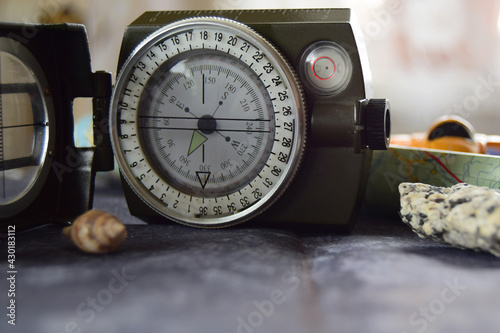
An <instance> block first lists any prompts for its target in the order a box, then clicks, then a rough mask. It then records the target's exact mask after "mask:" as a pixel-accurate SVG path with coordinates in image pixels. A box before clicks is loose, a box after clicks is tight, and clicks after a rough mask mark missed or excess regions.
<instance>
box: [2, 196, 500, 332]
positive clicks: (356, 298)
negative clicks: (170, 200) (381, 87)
mask: <svg viewBox="0 0 500 333" xmlns="http://www.w3.org/2000/svg"><path fill="white" fill-rule="evenodd" d="M96 208H101V209H103V208H104V209H107V210H108V211H109V212H111V213H114V214H116V215H118V216H120V217H121V218H122V219H124V220H125V221H126V222H127V223H130V224H131V225H129V226H128V232H129V237H128V239H127V240H126V241H125V243H124V244H123V246H122V248H121V250H120V251H118V252H117V253H114V254H110V255H100V256H99V255H90V254H84V253H82V252H79V251H78V250H77V249H76V248H74V247H73V246H72V244H71V243H70V242H69V241H67V240H66V239H65V238H64V237H63V236H62V235H61V230H60V229H61V228H60V227H57V226H44V227H41V228H38V229H35V230H31V231H28V232H25V233H19V234H18V235H17V243H16V244H17V262H16V263H17V268H18V275H17V281H16V302H17V318H16V319H17V321H16V323H17V325H16V327H15V328H13V327H11V326H10V325H8V324H7V319H6V316H5V313H6V310H5V309H6V306H7V303H6V300H7V297H6V293H7V290H8V285H7V282H6V279H5V278H3V279H1V280H0V295H1V296H0V300H1V302H2V303H1V308H2V309H4V310H2V312H3V313H2V319H1V321H0V332H10V331H13V332H16V331H17V332H47V333H51V332H53V333H59V332H94V333H98V332H107V333H113V332H116V333H127V332H134V333H135V332H141V333H148V332H155V333H160V332H176V333H183V332H203V333H212V332H213V333H225V332H227V333H232V332H240V333H253V332H256V333H257V332H342V333H348V332H360V333H367V332H374V333H375V332H377V333H378V332H381V333H382V332H384V333H385V332H395V333H402V332H407V333H411V332H454V333H456V332H467V333H471V332H482V333H485V332H499V331H500V318H499V316H498V313H499V309H500V301H499V300H500V288H499V284H500V260H499V259H497V258H495V257H494V256H492V255H490V254H486V253H479V252H473V251H465V250H460V249H456V248H452V247H449V246H446V245H443V244H439V243H436V242H433V241H431V240H424V239H420V238H418V236H417V235H415V234H413V233H412V232H411V230H410V229H409V228H408V227H407V226H405V225H403V223H402V222H401V221H400V220H399V218H398V217H397V216H392V217H375V216H370V214H369V213H366V212H365V213H363V214H362V216H361V217H360V218H359V221H358V224H357V227H356V229H355V230H354V232H353V233H352V234H350V235H338V234H334V233H331V232H329V231H328V230H325V229H315V228H308V230H304V229H285V228H283V227H276V226H275V227H263V226H254V225H252V224H251V223H248V224H243V225H241V226H240V227H236V228H230V229H220V230H201V229H193V228H188V227H184V226H181V225H176V224H169V225H145V224H142V223H141V222H140V221H138V220H136V219H134V218H132V217H130V216H129V215H128V213H127V208H126V205H125V202H124V199H123V198H122V197H121V196H120V195H118V194H114V195H110V194H108V195H102V194H101V195H99V194H98V195H97V197H96ZM1 243H2V245H1V249H2V250H1V251H2V252H1V253H4V254H5V255H2V257H4V258H5V259H4V260H2V261H1V262H0V269H1V271H2V272H5V271H6V270H7V269H6V264H7V263H6V257H7V256H6V253H7V251H6V245H5V240H4V239H2V240H1ZM117 275H121V282H120V279H117V278H116V276H117ZM92 301H94V302H95V304H94V305H92Z"/></svg>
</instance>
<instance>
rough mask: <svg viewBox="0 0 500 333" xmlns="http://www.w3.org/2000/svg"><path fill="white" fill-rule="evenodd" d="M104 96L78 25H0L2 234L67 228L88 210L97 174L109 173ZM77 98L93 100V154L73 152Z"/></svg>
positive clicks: (102, 80)
mask: <svg viewBox="0 0 500 333" xmlns="http://www.w3.org/2000/svg"><path fill="white" fill-rule="evenodd" d="M110 95H111V75H110V74H109V73H105V72H97V73H93V72H92V71H91V68H90V53H89V49H88V41H87V35H86V32H85V28H84V27H83V26H82V25H74V24H64V25H33V24H20V23H19V24H18V23H0V229H6V227H7V226H9V227H12V226H15V227H17V230H21V229H23V228H28V227H32V226H36V225H40V224H45V223H52V222H61V223H67V222H68V221H71V220H72V219H74V218H75V217H77V216H78V215H80V214H83V213H84V212H86V211H87V210H88V209H89V208H90V207H91V205H92V196H93V186H94V185H93V184H94V177H95V174H96V172H97V171H98V170H109V169H112V167H113V155H112V152H111V147H110V143H109V136H108V133H107V129H106V126H102V124H104V123H106V124H107V118H108V108H109V104H108V103H109V97H110ZM77 97H91V98H93V102H94V106H93V110H89V111H92V113H93V115H94V125H95V129H94V141H95V142H94V143H95V147H90V148H79V147H76V146H75V143H74V140H73V128H74V126H73V125H74V124H73V100H74V99H75V98H77ZM103 128H104V129H106V130H105V131H102V129H103Z"/></svg>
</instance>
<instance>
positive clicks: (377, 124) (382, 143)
mask: <svg viewBox="0 0 500 333" xmlns="http://www.w3.org/2000/svg"><path fill="white" fill-rule="evenodd" d="M363 109H364V118H365V140H366V141H365V142H366V146H367V147H368V148H369V149H370V150H386V149H387V148H389V144H390V140H391V113H390V110H389V109H390V106H389V101H388V100H386V99H370V100H369V101H368V103H367V104H365V106H364V108H363Z"/></svg>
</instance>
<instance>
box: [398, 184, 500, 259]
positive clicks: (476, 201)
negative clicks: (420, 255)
mask: <svg viewBox="0 0 500 333" xmlns="http://www.w3.org/2000/svg"><path fill="white" fill-rule="evenodd" d="M399 193H400V194H401V218H402V220H403V222H404V223H406V224H408V225H409V226H410V227H411V228H412V229H413V231H415V232H416V233H417V234H418V235H419V236H420V237H423V238H425V237H428V238H432V239H435V240H441V241H445V242H447V243H449V244H451V245H454V246H458V247H461V248H467V249H475V250H483V251H488V252H491V253H493V254H494V255H496V256H500V191H499V190H495V189H490V188H487V187H478V186H474V185H470V184H457V185H455V186H452V187H449V188H445V187H437V186H432V185H426V184H420V183H402V184H400V185H399Z"/></svg>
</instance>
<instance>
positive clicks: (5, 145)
mask: <svg viewBox="0 0 500 333" xmlns="http://www.w3.org/2000/svg"><path fill="white" fill-rule="evenodd" d="M47 119H48V115H47V111H46V108H45V103H44V100H43V97H42V92H41V91H40V85H39V83H38V81H37V78H36V77H35V75H34V73H33V71H32V70H31V69H30V68H29V67H28V65H27V64H25V63H24V62H23V61H22V60H21V59H20V58H19V57H17V56H16V55H13V54H10V53H8V52H5V51H1V50H0V205H8V204H10V203H13V202H15V201H17V200H18V199H19V198H21V197H23V196H24V195H25V194H26V193H27V192H29V191H30V189H31V188H32V187H33V185H34V183H35V182H36V180H37V178H38V176H39V174H40V171H41V165H42V164H43V161H44V159H45V153H46V149H47V143H48V128H47V125H48V120H47Z"/></svg>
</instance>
